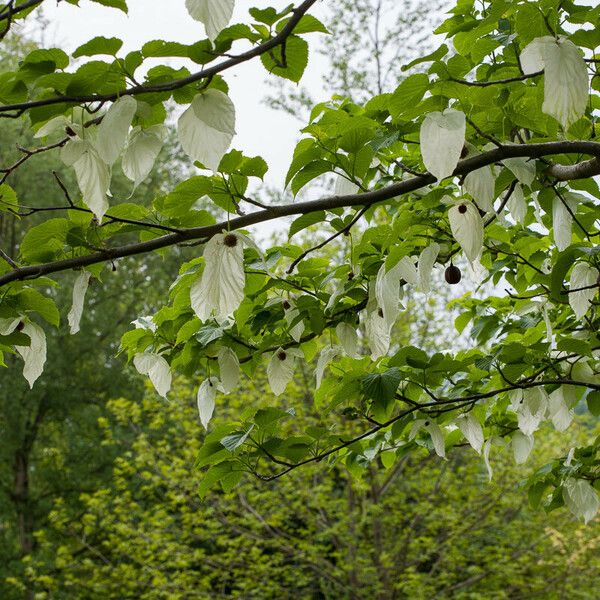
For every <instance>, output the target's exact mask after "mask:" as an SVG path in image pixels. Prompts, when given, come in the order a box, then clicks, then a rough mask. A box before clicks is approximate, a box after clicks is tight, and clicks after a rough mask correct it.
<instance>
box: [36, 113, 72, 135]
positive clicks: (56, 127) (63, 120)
mask: <svg viewBox="0 0 600 600" xmlns="http://www.w3.org/2000/svg"><path fill="white" fill-rule="evenodd" d="M67 127H71V121H69V119H67V117H65V115H58V117H54V118H52V119H50V120H49V121H48V122H47V123H44V124H43V125H42V126H41V127H40V128H39V129H38V130H37V131H36V132H35V135H34V136H33V137H34V138H36V139H37V138H43V137H47V136H49V135H52V134H53V133H56V132H57V131H60V132H61V133H63V134H64V133H65V129H66V128H67Z"/></svg>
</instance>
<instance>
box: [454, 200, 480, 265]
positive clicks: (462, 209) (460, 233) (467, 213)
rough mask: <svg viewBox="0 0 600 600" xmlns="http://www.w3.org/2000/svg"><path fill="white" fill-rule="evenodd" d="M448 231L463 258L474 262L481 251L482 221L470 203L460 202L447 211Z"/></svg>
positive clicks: (477, 211) (475, 208)
mask: <svg viewBox="0 0 600 600" xmlns="http://www.w3.org/2000/svg"><path fill="white" fill-rule="evenodd" d="M448 220H449V221H450V230H451V231H452V235H453V236H454V239H455V240H456V241H457V242H458V243H459V245H460V247H461V248H462V250H463V252H464V253H465V256H466V257H467V258H468V259H469V261H470V262H471V263H473V262H475V261H476V260H477V259H478V258H479V256H480V255H481V251H482V250H483V219H482V218H481V215H480V214H479V210H478V209H477V207H476V206H475V205H474V204H473V203H472V202H465V201H463V202H460V203H458V204H455V205H454V206H452V207H451V208H450V210H449V211H448Z"/></svg>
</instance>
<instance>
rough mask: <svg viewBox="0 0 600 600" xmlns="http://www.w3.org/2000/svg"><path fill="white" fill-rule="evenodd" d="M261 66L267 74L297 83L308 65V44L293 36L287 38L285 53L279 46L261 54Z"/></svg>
mask: <svg viewBox="0 0 600 600" xmlns="http://www.w3.org/2000/svg"><path fill="white" fill-rule="evenodd" d="M260 60H261V62H262V64H263V65H264V67H265V69H267V71H269V73H273V74H274V75H278V76H279V77H283V78H284V79H289V80H290V81H293V82H294V83H298V82H299V81H300V79H301V78H302V75H303V74H304V70H305V69H306V65H308V44H307V43H306V41H305V40H303V39H302V38H299V37H297V36H295V35H292V36H290V37H288V39H287V42H286V43H285V51H284V48H282V47H281V46H277V47H276V48H274V49H273V50H270V51H269V52H266V53H265V54H262V55H261V57H260Z"/></svg>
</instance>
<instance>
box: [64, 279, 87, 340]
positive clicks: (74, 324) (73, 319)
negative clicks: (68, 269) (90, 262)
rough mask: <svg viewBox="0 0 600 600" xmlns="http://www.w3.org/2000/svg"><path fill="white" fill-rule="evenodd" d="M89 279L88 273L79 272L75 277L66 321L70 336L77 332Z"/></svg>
mask: <svg viewBox="0 0 600 600" xmlns="http://www.w3.org/2000/svg"><path fill="white" fill-rule="evenodd" d="M90 277H91V273H89V272H88V271H81V272H80V273H79V275H77V278H76V279H75V283H74V284H73V304H72V305H71V310H70V311H69V314H68V315H67V321H68V323H69V327H70V332H71V335H73V334H75V333H77V332H78V331H79V323H80V321H81V315H82V314H83V303H84V301H85V293H86V292H87V289H88V285H89V282H90Z"/></svg>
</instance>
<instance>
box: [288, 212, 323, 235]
mask: <svg viewBox="0 0 600 600" xmlns="http://www.w3.org/2000/svg"><path fill="white" fill-rule="evenodd" d="M324 220H325V211H324V210H318V211H316V212H312V213H307V214H305V215H302V216H301V217H298V218H297V219H295V220H294V221H293V222H292V224H291V225H290V231H289V233H288V239H290V238H291V237H292V236H293V235H295V234H296V233H298V232H299V231H302V230H303V229H306V228H307V227H310V226H311V225H315V223H320V222H321V221H324Z"/></svg>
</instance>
